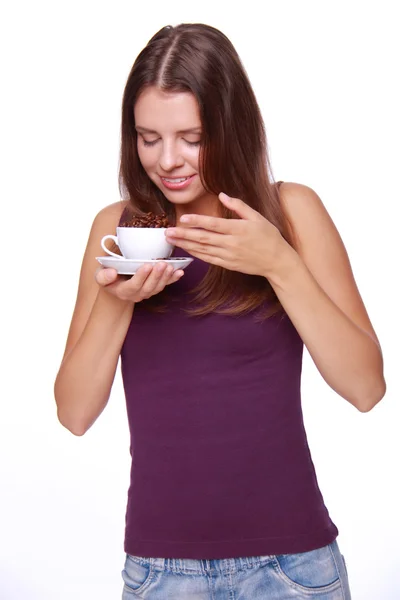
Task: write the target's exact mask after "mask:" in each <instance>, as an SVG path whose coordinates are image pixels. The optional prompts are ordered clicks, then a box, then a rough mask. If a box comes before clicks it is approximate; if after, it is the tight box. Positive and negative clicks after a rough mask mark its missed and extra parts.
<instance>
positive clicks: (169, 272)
mask: <svg viewBox="0 0 400 600" xmlns="http://www.w3.org/2000/svg"><path fill="white" fill-rule="evenodd" d="M179 272H180V273H181V274H180V275H179V274H177V273H178V270H174V267H173V266H172V265H168V266H167V268H166V269H165V271H164V273H163V275H162V277H161V279H160V281H159V283H158V286H157V288H156V293H158V292H161V290H163V289H164V288H165V287H166V286H167V285H169V284H170V283H174V282H175V281H178V279H180V278H181V276H182V275H183V271H182V270H179Z"/></svg>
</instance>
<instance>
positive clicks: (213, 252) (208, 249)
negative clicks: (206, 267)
mask: <svg viewBox="0 0 400 600" xmlns="http://www.w3.org/2000/svg"><path fill="white" fill-rule="evenodd" d="M179 247H180V246H179ZM182 247H183V249H184V250H186V252H188V253H189V254H191V255H192V256H194V257H196V258H201V260H206V261H207V262H211V259H212V258H216V259H218V260H223V261H228V260H230V258H231V257H232V252H231V251H230V250H229V249H228V248H216V247H215V246H207V245H206V244H195V243H189V242H185V241H183V242H182ZM213 264H216V263H213Z"/></svg>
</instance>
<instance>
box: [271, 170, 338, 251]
mask: <svg viewBox="0 0 400 600" xmlns="http://www.w3.org/2000/svg"><path fill="white" fill-rule="evenodd" d="M279 194H280V198H281V205H282V208H283V210H284V212H285V214H286V216H287V218H288V220H289V222H290V224H291V226H292V229H293V233H294V238H295V239H294V243H295V248H296V250H297V251H298V252H300V253H301V252H302V251H303V250H304V249H305V248H304V245H305V244H307V241H310V236H312V237H314V236H317V235H320V234H321V232H323V233H324V234H325V235H327V234H328V233H329V234H330V235H331V236H334V237H336V236H337V235H338V233H337V230H336V227H335V225H334V223H333V221H332V219H331V217H330V215H329V213H328V211H327V209H326V207H325V205H324V203H323V202H322V200H321V198H320V197H319V196H318V194H317V193H316V192H315V191H314V190H313V189H312V188H311V187H309V186H307V185H303V184H301V183H292V182H289V181H288V182H286V181H285V182H283V183H282V184H281V186H280V188H279Z"/></svg>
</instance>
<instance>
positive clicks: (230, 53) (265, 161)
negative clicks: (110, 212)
mask: <svg viewBox="0 0 400 600" xmlns="http://www.w3.org/2000/svg"><path fill="white" fill-rule="evenodd" d="M149 86H156V87H158V88H159V89H161V90H163V91H168V92H191V93H192V94H193V95H194V96H195V98H196V100H197V103H198V106H199V112H200V119H201V123H202V137H201V145H200V157H199V161H200V173H199V175H200V178H201V181H202V184H203V186H204V188H205V189H206V191H207V192H208V193H211V194H215V195H218V194H219V193H220V192H221V191H224V192H225V193H227V194H228V195H229V196H232V197H235V198H240V199H241V200H243V201H244V202H246V203H247V204H248V205H249V206H251V207H252V208H254V209H255V210H256V211H258V212H259V213H260V214H261V215H263V216H264V217H266V218H267V219H268V220H269V221H270V222H271V223H272V224H273V225H275V226H276V227H277V228H278V230H279V231H280V233H281V234H282V236H283V237H284V238H285V239H286V241H287V242H288V243H289V244H291V245H293V243H292V239H293V237H292V235H293V234H292V231H291V228H290V224H289V222H288V220H287V219H286V217H285V214H284V212H283V210H282V208H281V204H280V200H279V192H278V189H277V185H276V184H275V183H274V181H273V176H272V170H271V165H270V160H269V157H268V146H267V140H266V134H265V127H264V122H263V119H262V116H261V112H260V108H259V106H258V103H257V100H256V97H255V94H254V92H253V89H252V87H251V84H250V82H249V79H248V76H247V74H246V71H245V69H244V67H243V65H242V63H241V60H240V58H239V56H238V54H237V52H236V50H235V48H234V47H233V45H232V43H231V42H230V40H229V39H228V38H227V37H226V36H225V35H224V34H223V33H222V32H220V31H219V30H218V29H215V28H214V27H211V26H208V25H204V24H200V23H194V24H185V23H183V24H180V25H177V26H176V27H172V26H167V27H163V28H162V29H160V31H158V33H156V34H155V35H154V36H153V37H152V38H151V40H150V41H149V42H148V44H147V45H146V47H145V48H144V49H143V50H142V51H141V52H140V54H139V55H138V57H137V59H136V61H135V63H134V64H133V67H132V69H131V72H130V74H129V77H128V80H127V83H126V86H125V90H124V94H123V101H122V124H121V156H120V173H119V184H120V192H121V196H122V197H124V198H125V199H127V200H129V203H130V206H131V207H132V209H133V211H134V212H136V213H137V212H149V211H152V212H159V211H160V210H161V211H164V212H166V213H167V214H168V215H169V216H170V218H171V220H172V221H173V220H174V217H175V209H174V206H173V204H172V203H170V202H169V201H168V200H167V199H166V198H165V196H164V195H163V193H162V192H161V190H159V188H158V187H157V186H156V185H155V184H154V183H153V182H152V181H151V180H150V178H149V177H148V176H147V174H146V172H145V170H144V169H143V167H142V165H141V162H140V160H139V156H138V151H137V133H136V129H135V119H134V106H135V103H136V101H137V100H138V97H139V95H140V93H141V92H142V91H143V90H144V89H145V88H147V87H149ZM221 206H222V205H221ZM222 208H223V210H222V215H223V216H224V217H226V218H228V219H229V218H237V215H236V214H235V213H233V212H232V211H230V210H228V209H226V208H225V207H222ZM193 293H194V297H193V300H192V301H193V303H194V308H192V309H191V310H190V313H191V314H193V315H204V314H207V313H210V312H218V313H222V314H231V315H237V314H242V313H245V312H249V311H251V310H254V309H255V308H257V307H259V306H261V305H262V304H263V303H264V302H265V301H266V300H269V301H271V302H270V303H269V306H268V310H267V311H266V312H265V311H264V317H267V316H270V315H272V314H274V313H275V312H277V311H278V310H280V309H281V308H282V307H281V305H280V303H279V300H278V298H277V296H276V294H275V292H274V290H273V288H272V286H271V284H270V283H269V282H268V280H267V279H266V278H264V277H261V276H257V275H247V274H243V273H238V272H235V271H229V270H227V269H223V268H222V267H218V266H215V265H210V267H209V269H208V272H207V274H206V276H205V277H204V279H203V280H202V281H201V283H200V284H199V285H198V286H197V287H196V289H195V290H193ZM158 296H160V295H158ZM158 296H157V297H158ZM161 296H162V294H161ZM154 298H156V296H155V297H154ZM149 304H150V305H151V304H152V303H151V302H150V303H149Z"/></svg>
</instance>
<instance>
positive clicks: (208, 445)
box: [121, 217, 338, 559]
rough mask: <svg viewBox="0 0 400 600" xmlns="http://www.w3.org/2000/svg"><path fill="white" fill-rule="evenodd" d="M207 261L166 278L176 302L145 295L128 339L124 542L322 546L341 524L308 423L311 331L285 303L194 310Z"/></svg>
mask: <svg viewBox="0 0 400 600" xmlns="http://www.w3.org/2000/svg"><path fill="white" fill-rule="evenodd" d="M121 222H122V217H121ZM175 255H176V256H187V253H186V252H185V251H183V250H181V249H179V248H176V249H175ZM207 268H208V264H207V263H205V262H203V261H201V260H199V259H196V258H195V259H194V261H193V262H192V264H191V265H189V266H188V267H187V268H186V270H185V274H184V276H183V277H182V279H181V280H180V281H178V282H177V283H174V284H172V285H171V286H169V292H168V298H169V300H168V305H167V306H168V311H167V312H165V313H156V312H150V311H148V310H147V309H146V308H145V307H144V306H142V305H141V303H138V304H136V306H135V309H134V312H133V316H132V321H131V323H130V326H129V329H128V331H127V335H126V338H125V341H124V344H123V347H122V351H121V367H122V377H123V383H124V389H125V395H126V404H127V414H128V420H129V428H130V435H131V446H130V452H131V456H132V467H131V483H130V487H129V491H128V505H127V511H126V529H125V544H124V549H125V552H127V553H128V554H132V555H136V556H145V557H159V558H197V559H221V558H234V557H240V556H241V557H244V556H254V555H266V554H289V553H298V552H306V551H309V550H313V549H316V548H319V547H322V546H325V545H327V544H329V543H331V542H332V541H333V540H334V539H335V538H336V536H337V534H338V530H337V528H336V526H335V525H334V524H333V522H332V521H331V519H330V517H329V514H328V511H327V509H326V507H325V505H324V501H323V498H322V495H321V492H320V490H319V488H318V483H317V479H316V475H315V471H314V466H313V463H312V460H311V456H310V451H309V447H308V444H307V438H306V433H305V430H304V425H303V416H302V410H301V398H300V379H301V367H302V354H303V342H302V340H301V338H300V336H299V335H298V333H297V331H296V329H295V328H294V326H293V324H292V323H291V321H290V319H289V317H288V316H287V315H286V313H284V312H279V313H277V314H275V315H274V316H272V317H270V318H268V319H266V320H265V321H263V322H262V323H260V322H257V321H255V318H254V317H255V314H256V312H253V313H250V314H247V315H241V316H226V315H219V314H214V313H213V314H209V315H205V316H202V317H193V316H189V315H188V314H187V313H186V312H185V311H184V310H183V309H184V308H185V307H187V306H188V294H187V292H188V291H189V290H190V289H192V288H193V287H194V286H195V285H197V284H198V282H199V281H200V280H201V279H202V278H203V277H204V275H205V273H206V271H207ZM189 297H190V296H189Z"/></svg>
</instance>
